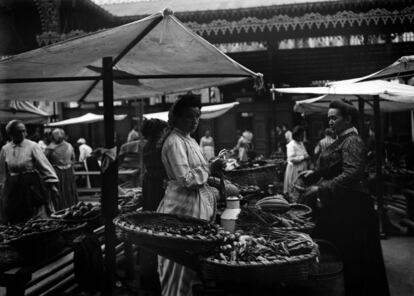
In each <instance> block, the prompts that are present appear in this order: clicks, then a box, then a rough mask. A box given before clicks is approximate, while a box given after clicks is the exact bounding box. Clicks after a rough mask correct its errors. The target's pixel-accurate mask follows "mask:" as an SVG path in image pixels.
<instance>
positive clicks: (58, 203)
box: [52, 167, 78, 211]
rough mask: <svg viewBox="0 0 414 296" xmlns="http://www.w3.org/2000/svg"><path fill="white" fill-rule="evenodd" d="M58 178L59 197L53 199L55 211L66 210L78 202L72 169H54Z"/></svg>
mask: <svg viewBox="0 0 414 296" xmlns="http://www.w3.org/2000/svg"><path fill="white" fill-rule="evenodd" d="M54 168H55V171H56V174H57V176H58V178H59V195H60V196H59V197H58V198H56V199H53V200H52V201H53V205H54V207H55V210H56V211H59V210H61V209H66V208H68V207H70V206H72V205H74V204H76V203H77V202H78V193H77V191H76V182H75V175H74V174H73V169H72V168H68V169H63V170H62V169H59V168H58V167H54Z"/></svg>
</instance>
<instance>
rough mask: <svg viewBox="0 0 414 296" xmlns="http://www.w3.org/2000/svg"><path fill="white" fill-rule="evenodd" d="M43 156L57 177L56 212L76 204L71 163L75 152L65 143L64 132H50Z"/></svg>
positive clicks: (54, 203)
mask: <svg viewBox="0 0 414 296" xmlns="http://www.w3.org/2000/svg"><path fill="white" fill-rule="evenodd" d="M45 154H46V157H47V159H48V160H49V161H50V163H51V164H52V165H53V167H54V169H55V171H56V174H57V175H58V177H59V181H60V182H59V193H60V197H59V198H58V199H55V200H53V205H54V207H55V210H56V211H59V210H61V209H65V208H68V207H70V206H72V205H75V204H76V203H77V202H78V193H77V191H76V182H75V175H74V174H73V168H72V163H73V162H74V161H75V150H74V149H73V147H72V145H71V144H69V143H68V142H66V141H65V132H64V131H63V130H62V129H60V128H56V129H54V130H53V131H52V143H50V144H49V145H48V146H47V148H46V150H45Z"/></svg>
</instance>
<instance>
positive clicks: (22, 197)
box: [0, 120, 59, 224]
mask: <svg viewBox="0 0 414 296" xmlns="http://www.w3.org/2000/svg"><path fill="white" fill-rule="evenodd" d="M6 132H7V134H8V135H9V136H10V137H11V142H9V143H7V144H6V145H4V146H3V148H2V149H1V152H0V190H1V199H0V220H1V222H2V223H4V224H7V223H12V224H14V223H20V222H25V221H27V220H29V219H31V218H33V217H35V216H39V217H42V218H46V217H47V216H48V214H50V211H51V207H52V205H51V203H50V195H51V194H52V196H57V195H58V194H59V193H58V189H57V186H56V185H57V184H58V182H59V179H58V177H57V176H56V173H55V171H54V169H53V167H52V165H51V164H50V162H49V161H48V160H47V158H46V156H45V155H44V153H43V152H42V150H41V149H40V147H39V146H38V144H37V143H35V142H33V141H30V140H28V139H26V135H27V132H26V127H25V125H24V124H23V123H22V122H21V121H18V120H12V121H10V122H9V123H8V124H7V126H6Z"/></svg>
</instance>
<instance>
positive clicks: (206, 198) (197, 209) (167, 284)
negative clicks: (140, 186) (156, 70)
mask: <svg viewBox="0 0 414 296" xmlns="http://www.w3.org/2000/svg"><path fill="white" fill-rule="evenodd" d="M200 109H201V102H200V100H199V98H197V97H195V96H193V95H185V96H183V97H181V98H180V99H179V100H178V101H177V102H176V103H175V104H174V105H173V106H172V108H171V110H170V120H169V121H170V122H169V123H170V126H171V128H172V130H171V131H170V133H169V135H168V137H167V138H166V140H165V142H164V144H163V147H162V152H161V156H162V163H163V164H164V167H165V170H166V172H167V177H168V185H167V188H166V191H165V195H164V198H163V199H162V200H161V203H160V205H159V207H158V210H157V212H159V213H172V214H180V215H188V216H192V217H195V218H199V219H203V220H207V221H213V219H214V217H215V212H216V197H215V194H214V191H213V190H212V188H211V187H210V186H208V184H207V178H208V176H209V174H210V168H209V164H208V162H207V160H206V159H205V157H204V155H203V152H202V151H201V148H200V146H199V145H198V144H197V142H196V141H195V140H194V139H193V138H192V137H191V136H190V134H191V133H193V132H194V131H195V130H196V129H197V126H198V122H199V119H200V115H201V112H200ZM158 272H159V275H160V281H161V291H162V295H164V296H167V295H168V296H169V295H174V296H180V295H192V285H193V284H195V283H196V282H197V275H196V272H195V271H193V270H191V269H189V268H187V267H184V266H182V265H180V264H177V263H175V262H173V261H171V260H168V259H165V258H163V257H159V259H158Z"/></svg>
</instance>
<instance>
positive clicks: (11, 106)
mask: <svg viewBox="0 0 414 296" xmlns="http://www.w3.org/2000/svg"><path fill="white" fill-rule="evenodd" d="M50 115H51V114H49V113H47V112H45V111H43V110H41V109H39V108H38V107H36V106H35V105H33V104H32V103H30V102H26V101H0V123H7V122H9V121H10V120H13V119H18V120H21V121H22V122H24V123H31V124H40V123H45V122H47V121H48V120H49V116H50Z"/></svg>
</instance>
